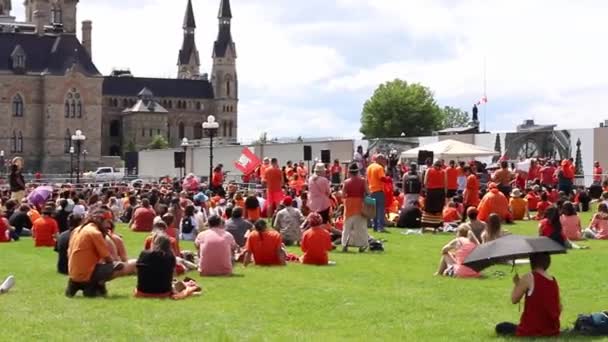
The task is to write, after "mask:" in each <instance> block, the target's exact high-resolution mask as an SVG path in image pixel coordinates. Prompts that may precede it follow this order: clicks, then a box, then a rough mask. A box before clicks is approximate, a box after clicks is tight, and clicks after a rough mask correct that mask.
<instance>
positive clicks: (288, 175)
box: [285, 160, 296, 180]
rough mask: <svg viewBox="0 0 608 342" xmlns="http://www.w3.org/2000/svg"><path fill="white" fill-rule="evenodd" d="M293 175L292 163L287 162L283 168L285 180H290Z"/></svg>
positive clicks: (294, 171)
mask: <svg viewBox="0 0 608 342" xmlns="http://www.w3.org/2000/svg"><path fill="white" fill-rule="evenodd" d="M295 173H296V170H295V168H294V167H293V163H292V162H291V160H289V161H287V166H286V167H285V178H287V180H291V178H292V177H293V175H294V174H295Z"/></svg>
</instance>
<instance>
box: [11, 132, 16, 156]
mask: <svg viewBox="0 0 608 342" xmlns="http://www.w3.org/2000/svg"><path fill="white" fill-rule="evenodd" d="M11 152H17V133H15V131H13V137H12V138H11Z"/></svg>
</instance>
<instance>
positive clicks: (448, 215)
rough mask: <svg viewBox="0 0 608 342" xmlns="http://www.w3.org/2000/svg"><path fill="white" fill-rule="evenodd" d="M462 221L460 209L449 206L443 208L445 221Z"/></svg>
mask: <svg viewBox="0 0 608 342" xmlns="http://www.w3.org/2000/svg"><path fill="white" fill-rule="evenodd" d="M456 221H460V214H459V213H458V209H456V208H451V207H447V208H445V209H443V222H445V223H450V222H456Z"/></svg>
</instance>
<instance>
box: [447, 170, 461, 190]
mask: <svg viewBox="0 0 608 342" xmlns="http://www.w3.org/2000/svg"><path fill="white" fill-rule="evenodd" d="M445 173H446V174H447V177H448V190H457V189H458V175H459V172H458V169H457V168H455V167H448V168H447V169H446V170H445Z"/></svg>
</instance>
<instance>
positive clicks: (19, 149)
mask: <svg viewBox="0 0 608 342" xmlns="http://www.w3.org/2000/svg"><path fill="white" fill-rule="evenodd" d="M17 152H21V153H23V134H21V132H19V136H18V137H17Z"/></svg>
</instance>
